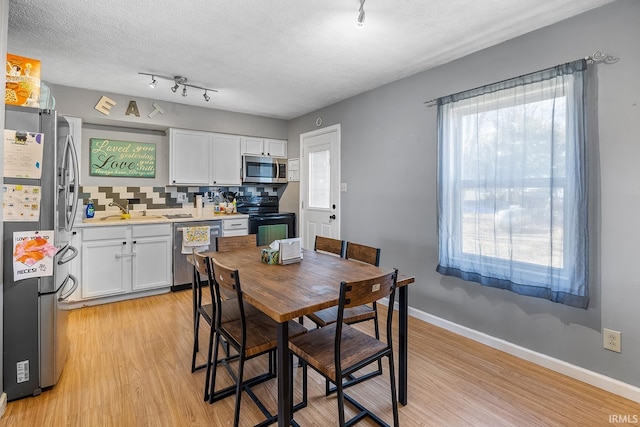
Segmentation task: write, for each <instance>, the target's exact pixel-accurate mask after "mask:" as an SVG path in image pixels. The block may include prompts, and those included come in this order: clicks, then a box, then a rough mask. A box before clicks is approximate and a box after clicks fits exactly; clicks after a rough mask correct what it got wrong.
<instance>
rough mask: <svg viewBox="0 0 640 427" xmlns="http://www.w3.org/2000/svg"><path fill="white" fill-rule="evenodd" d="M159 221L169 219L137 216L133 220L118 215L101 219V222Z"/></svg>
mask: <svg viewBox="0 0 640 427" xmlns="http://www.w3.org/2000/svg"><path fill="white" fill-rule="evenodd" d="M159 219H167V218H166V217H164V216H162V215H136V216H132V217H131V218H122V216H121V215H120V214H118V215H109V216H105V217H102V218H100V221H114V222H115V221H153V220H159Z"/></svg>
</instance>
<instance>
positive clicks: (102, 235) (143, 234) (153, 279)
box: [81, 224, 172, 300]
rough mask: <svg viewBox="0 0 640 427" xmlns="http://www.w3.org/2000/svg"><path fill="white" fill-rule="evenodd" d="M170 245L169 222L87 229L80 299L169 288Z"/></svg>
mask: <svg viewBox="0 0 640 427" xmlns="http://www.w3.org/2000/svg"><path fill="white" fill-rule="evenodd" d="M171 247H172V242H171V226H170V225H169V224H153V225H132V226H115V227H96V228H84V229H83V230H82V250H81V257H82V258H81V259H82V268H81V269H82V279H81V288H82V291H81V299H83V300H84V299H92V298H102V297H110V296H114V295H126V294H134V293H136V292H140V291H144V290H149V289H156V288H162V287H166V288H168V287H169V286H170V285H171ZM133 296H134V295H132V297H133Z"/></svg>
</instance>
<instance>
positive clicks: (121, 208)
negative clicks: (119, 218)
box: [109, 200, 129, 214]
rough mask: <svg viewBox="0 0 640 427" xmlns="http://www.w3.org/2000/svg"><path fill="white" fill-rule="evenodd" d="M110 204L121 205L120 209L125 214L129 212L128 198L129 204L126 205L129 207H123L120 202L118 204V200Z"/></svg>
mask: <svg viewBox="0 0 640 427" xmlns="http://www.w3.org/2000/svg"><path fill="white" fill-rule="evenodd" d="M109 206H117V207H119V208H120V211H121V212H122V213H123V214H128V213H129V201H128V200H127V205H126V206H127V207H126V208H123V207H122V206H120V205H119V204H117V203H116V202H111V203H109Z"/></svg>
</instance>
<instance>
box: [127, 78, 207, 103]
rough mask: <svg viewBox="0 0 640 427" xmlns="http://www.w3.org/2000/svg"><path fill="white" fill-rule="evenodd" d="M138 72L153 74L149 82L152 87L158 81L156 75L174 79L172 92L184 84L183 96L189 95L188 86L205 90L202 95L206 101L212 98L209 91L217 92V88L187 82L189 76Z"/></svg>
mask: <svg viewBox="0 0 640 427" xmlns="http://www.w3.org/2000/svg"><path fill="white" fill-rule="evenodd" d="M138 74H142V75H143V76H151V83H149V86H151V87H156V84H157V83H158V82H157V80H156V77H157V78H159V79H164V80H170V81H173V83H174V84H173V86H171V92H173V93H176V92H177V91H178V89H179V88H180V86H182V96H187V86H189V87H191V88H194V89H200V90H203V91H204V94H203V95H202V97H203V98H204V100H205V101H207V102H209V100H210V99H211V97H210V96H209V95H207V92H217V90H216V89H210V88H206V87H202V86H196V85H192V84H190V83H187V81H188V80H187V78H186V77H183V76H174V77H167V76H161V75H158V74H151V73H138Z"/></svg>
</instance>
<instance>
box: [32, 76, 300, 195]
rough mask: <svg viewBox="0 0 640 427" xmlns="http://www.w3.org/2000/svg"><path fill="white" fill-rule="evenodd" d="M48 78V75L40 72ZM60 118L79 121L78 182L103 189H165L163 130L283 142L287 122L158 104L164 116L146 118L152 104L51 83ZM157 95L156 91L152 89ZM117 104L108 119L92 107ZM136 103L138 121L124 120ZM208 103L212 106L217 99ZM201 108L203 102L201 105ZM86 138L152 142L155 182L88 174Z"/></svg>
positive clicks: (129, 117)
mask: <svg viewBox="0 0 640 427" xmlns="http://www.w3.org/2000/svg"><path fill="white" fill-rule="evenodd" d="M43 74H44V75H46V73H43ZM49 86H50V87H51V93H52V94H53V95H54V97H55V100H56V110H58V113H59V114H63V115H69V116H75V117H82V120H83V129H82V150H81V158H80V159H79V161H80V165H81V166H80V169H81V176H80V183H81V184H82V185H101V186H165V185H168V184H169V135H168V132H167V133H166V135H165V134H164V131H165V130H166V129H168V128H170V127H176V128H183V129H196V130H202V131H208V132H220V133H229V134H236V135H246V136H259V137H265V138H275V139H287V129H288V123H287V121H285V120H280V119H273V118H268V117H260V116H253V115H250V114H241V113H234V112H231V111H222V110H215V109H210V108H201V107H194V106H190V105H184V104H174V103H169V102H164V101H157V102H158V104H160V105H161V107H162V108H163V110H164V111H165V113H164V114H157V115H155V116H154V117H153V118H149V117H148V114H149V113H150V112H151V111H152V110H153V106H152V104H153V102H154V100H152V99H147V98H134V97H128V96H126V95H118V94H113V93H102V92H97V91H93V90H86V89H80V88H74V87H69V86H61V85H55V84H50V85H49ZM156 90H157V89H156ZM103 95H105V96H107V97H109V98H110V99H112V100H114V101H116V105H115V106H114V107H113V108H112V109H111V112H110V114H109V115H108V116H106V115H104V114H102V113H100V112H98V111H97V110H95V109H94V106H95V105H96V104H97V103H98V100H99V99H100V98H101V97H102V96H103ZM132 100H134V101H136V105H137V107H138V110H139V112H140V117H136V116H135V115H133V114H130V115H126V114H125V113H126V111H127V108H128V106H129V102H130V101H132ZM210 103H215V96H212V97H211V101H210ZM203 104H204V101H203ZM90 138H110V139H119V140H125V141H136V142H153V143H155V144H156V176H155V178H114V177H97V176H90V175H89V167H88V165H89V141H90Z"/></svg>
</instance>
